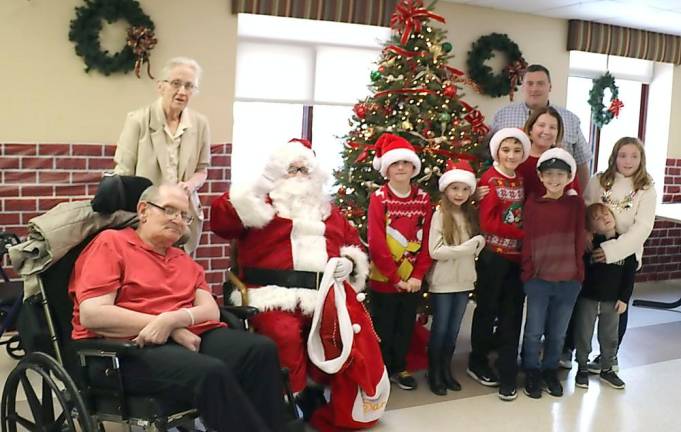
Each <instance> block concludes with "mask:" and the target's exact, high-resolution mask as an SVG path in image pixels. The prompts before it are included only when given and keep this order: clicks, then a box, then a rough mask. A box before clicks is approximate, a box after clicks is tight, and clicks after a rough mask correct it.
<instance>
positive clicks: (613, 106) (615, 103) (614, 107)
mask: <svg viewBox="0 0 681 432" xmlns="http://www.w3.org/2000/svg"><path fill="white" fill-rule="evenodd" d="M622 108H624V103H622V101H621V100H619V99H613V100H612V102H610V106H609V107H608V111H610V112H611V113H612V115H614V116H615V118H617V117H619V115H620V110H621V109H622Z"/></svg>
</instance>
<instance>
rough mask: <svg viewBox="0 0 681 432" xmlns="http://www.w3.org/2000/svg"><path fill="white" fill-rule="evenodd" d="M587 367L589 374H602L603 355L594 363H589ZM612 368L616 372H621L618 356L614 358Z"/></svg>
mask: <svg viewBox="0 0 681 432" xmlns="http://www.w3.org/2000/svg"><path fill="white" fill-rule="evenodd" d="M586 367H587V369H589V373H592V374H598V373H601V355H600V354H599V355H597V356H596V357H595V358H594V359H593V360H592V361H590V362H589V363H587V365H586ZM611 368H612V370H613V371H615V372H619V371H620V366H619V363H618V361H617V356H615V357H613V358H612V364H611Z"/></svg>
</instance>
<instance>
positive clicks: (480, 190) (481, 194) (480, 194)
mask: <svg viewBox="0 0 681 432" xmlns="http://www.w3.org/2000/svg"><path fill="white" fill-rule="evenodd" d="M488 193H489V186H478V187H477V189H475V200H476V201H480V200H481V199H483V198H485V196H486V195H487V194H488Z"/></svg>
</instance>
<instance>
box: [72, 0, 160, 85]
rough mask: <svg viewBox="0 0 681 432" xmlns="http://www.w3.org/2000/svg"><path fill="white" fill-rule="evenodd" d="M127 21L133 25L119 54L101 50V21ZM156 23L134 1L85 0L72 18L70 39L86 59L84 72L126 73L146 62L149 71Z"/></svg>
mask: <svg viewBox="0 0 681 432" xmlns="http://www.w3.org/2000/svg"><path fill="white" fill-rule="evenodd" d="M121 19H122V20H125V21H127V22H128V24H130V28H129V30H128V40H127V41H126V44H125V45H124V46H123V47H122V48H121V50H120V51H119V52H117V53H114V54H110V53H109V52H108V51H105V50H102V47H101V45H100V43H99V33H100V32H101V31H102V22H103V21H104V20H106V21H107V22H108V23H113V22H115V21H118V20H121ZM153 32H154V23H153V22H152V21H151V18H149V16H147V15H146V14H145V13H144V12H143V11H142V8H141V7H140V5H139V3H138V2H137V1H135V0H116V1H111V0H85V5H84V6H80V7H77V8H76V17H75V18H74V19H73V20H72V21H71V25H70V30H69V40H70V41H72V42H73V43H75V45H76V54H77V55H78V56H80V57H82V58H83V61H85V72H90V71H91V70H93V69H94V70H97V71H99V72H101V73H103V74H104V75H110V74H111V73H115V72H123V73H127V72H130V71H131V70H133V69H135V70H136V73H137V74H138V77H139V69H140V67H141V65H142V64H143V63H147V68H148V69H147V72H149V63H148V62H149V51H150V50H151V49H152V48H153V47H154V45H156V38H155V37H154V33H153Z"/></svg>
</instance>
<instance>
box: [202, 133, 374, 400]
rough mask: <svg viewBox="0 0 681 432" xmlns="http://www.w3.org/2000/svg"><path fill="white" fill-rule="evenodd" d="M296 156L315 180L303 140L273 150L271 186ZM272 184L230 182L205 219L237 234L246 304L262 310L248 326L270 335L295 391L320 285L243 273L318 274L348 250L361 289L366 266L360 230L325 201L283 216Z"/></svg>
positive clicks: (224, 233) (219, 230)
mask: <svg viewBox="0 0 681 432" xmlns="http://www.w3.org/2000/svg"><path fill="white" fill-rule="evenodd" d="M300 161H302V162H303V163H304V165H305V166H306V167H307V169H309V171H310V177H313V178H314V177H315V172H316V171H315V170H319V167H318V164H317V162H316V160H315V157H314V154H313V153H312V151H311V150H309V149H308V148H306V147H305V146H303V145H302V144H300V143H289V144H288V146H285V151H283V152H282V151H279V152H276V153H275V155H273V157H272V158H271V160H270V162H269V163H268V165H267V166H266V168H265V174H266V176H263V177H267V181H268V182H270V183H271V184H274V183H276V182H277V180H279V179H281V178H284V177H286V170H287V169H288V167H289V166H290V164H291V163H294V162H300ZM311 181H312V180H311ZM271 187H272V186H270V187H269V188H264V189H263V188H262V187H260V188H259V187H257V184H256V186H248V187H242V188H239V187H238V186H236V185H235V186H233V187H232V189H231V190H230V192H229V193H225V194H224V195H222V196H221V197H220V198H218V199H216V200H215V201H214V202H213V203H212V206H211V217H210V224H211V230H212V231H213V232H215V233H216V234H218V235H219V236H221V237H223V238H226V239H236V241H237V261H238V268H239V272H240V277H241V278H242V280H244V282H245V283H246V284H247V286H248V287H249V290H248V302H249V304H250V305H252V306H255V307H257V308H258V309H260V311H261V313H260V314H258V315H257V316H256V317H255V318H254V319H253V320H252V324H253V326H254V327H255V329H256V330H257V331H258V332H260V333H263V334H265V335H267V336H269V337H270V338H272V339H273V340H274V341H275V343H276V344H277V346H278V348H279V355H280V359H281V362H282V365H283V366H285V367H287V368H289V371H290V377H291V389H292V390H293V391H294V392H299V391H301V390H303V389H304V388H305V385H306V383H307V372H308V371H307V353H306V348H305V337H306V335H307V333H308V329H309V326H310V324H311V318H312V314H313V313H314V311H315V308H316V304H317V300H318V298H317V297H318V291H317V290H316V289H308V288H296V287H295V286H294V287H290V286H289V287H286V286H280V285H276V284H272V283H267V284H254V283H249V280H248V279H249V278H248V277H245V278H244V277H243V276H244V273H245V272H247V271H248V270H249V269H255V270H256V273H257V272H258V270H268V271H272V270H273V271H275V272H276V271H284V272H287V271H290V270H295V271H304V272H318V273H319V274H318V275H317V277H318V279H319V280H321V278H322V274H323V272H324V270H325V268H326V265H327V263H328V262H329V260H330V259H331V258H334V257H342V256H345V257H347V258H349V259H350V260H351V261H352V263H353V264H354V266H353V267H354V269H353V272H352V273H351V274H350V277H349V280H348V282H349V283H350V284H352V287H353V288H354V289H355V290H357V291H360V290H362V289H364V283H365V279H366V276H367V274H368V271H369V266H368V259H367V255H366V254H365V253H364V252H363V251H362V249H361V243H360V241H359V236H358V235H357V231H356V230H355V229H354V228H353V227H352V226H351V225H350V224H349V223H348V222H347V221H346V220H345V218H344V217H343V216H342V215H341V214H340V212H339V211H338V209H337V208H335V207H333V206H332V205H331V204H330V202H328V199H327V200H324V201H323V202H320V203H318V204H319V205H318V206H317V209H316V210H315V211H312V212H306V213H305V214H303V215H299V217H291V218H289V217H282V213H285V212H284V211H283V208H284V207H285V206H283V204H287V203H277V200H276V199H273V198H272V195H273V194H272V193H271V192H270V193H268V192H267V190H268V189H271ZM263 190H264V191H265V193H263ZM279 204H281V205H279ZM284 216H286V215H284ZM260 273H262V271H260ZM279 273H281V272H279ZM246 276H247V275H246ZM235 294H236V296H234V297H233V300H234V302H235V303H236V304H239V303H240V297H239V296H238V293H235ZM376 343H377V344H378V342H376Z"/></svg>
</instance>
